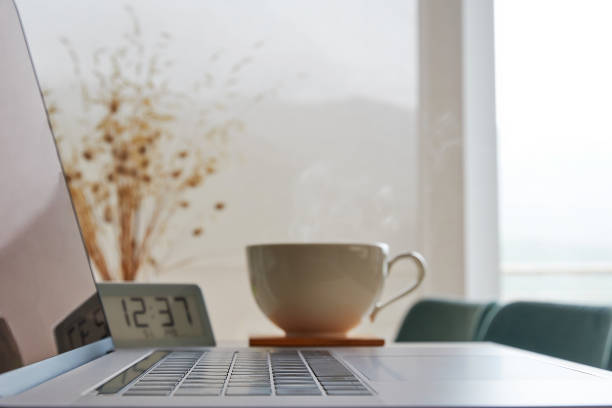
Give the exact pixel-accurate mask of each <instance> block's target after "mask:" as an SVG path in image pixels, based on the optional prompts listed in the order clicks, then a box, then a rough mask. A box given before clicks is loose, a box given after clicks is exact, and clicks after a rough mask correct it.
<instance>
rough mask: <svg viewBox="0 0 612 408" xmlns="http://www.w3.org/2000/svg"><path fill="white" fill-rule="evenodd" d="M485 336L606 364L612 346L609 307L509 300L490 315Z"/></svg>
mask: <svg viewBox="0 0 612 408" xmlns="http://www.w3.org/2000/svg"><path fill="white" fill-rule="evenodd" d="M484 340H485V341H494V342H496V343H501V344H505V345H508V346H513V347H518V348H521V349H524V350H529V351H535V352H537V353H542V354H547V355H550V356H553V357H559V358H563V359H565V360H571V361H576V362H579V363H583V364H588V365H591V366H595V367H600V368H606V367H607V366H608V364H609V363H610V349H611V347H612V308H608V307H594V306H578V305H563V304H554V303H538V302H516V303H510V304H508V305H506V306H504V307H502V308H501V309H500V310H499V311H498V312H497V313H496V314H495V316H494V317H493V318H492V319H491V322H490V324H489V325H488V328H487V329H486V333H485V334H484Z"/></svg>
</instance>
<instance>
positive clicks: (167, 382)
mask: <svg viewBox="0 0 612 408" xmlns="http://www.w3.org/2000/svg"><path fill="white" fill-rule="evenodd" d="M121 395H124V396H222V395H224V396H271V395H278V396H317V395H319V396H323V395H329V396H336V395H344V396H354V395H372V393H371V391H370V390H369V389H368V388H366V386H365V385H364V384H363V383H362V382H361V381H360V380H359V379H358V378H357V377H356V376H355V375H353V373H352V372H351V371H350V370H349V369H348V368H346V367H345V366H344V365H343V364H342V363H340V362H339V361H338V360H337V359H336V358H335V357H334V356H332V355H331V354H330V353H329V352H327V351H318V350H307V351H296V350H280V351H272V352H267V351H239V352H231V351H230V352H227V351H216V350H212V351H206V352H199V351H180V352H171V353H169V354H168V355H167V356H166V357H165V358H164V359H162V360H161V361H160V362H159V363H157V364H156V365H154V366H153V367H151V368H150V369H149V370H148V371H147V372H145V373H144V374H143V375H141V376H140V377H139V378H137V379H136V380H135V381H133V382H132V383H131V384H130V385H128V386H127V387H125V389H124V390H122V393H121Z"/></svg>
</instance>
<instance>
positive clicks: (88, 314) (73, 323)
mask: <svg viewBox="0 0 612 408" xmlns="http://www.w3.org/2000/svg"><path fill="white" fill-rule="evenodd" d="M53 333H54V336H55V344H56V345H57V352H58V353H64V352H66V351H70V350H72V349H75V348H77V347H81V346H84V345H86V344H89V343H93V342H94V341H96V340H100V339H103V338H105V337H106V336H108V326H107V325H106V322H105V321H104V313H103V312H102V305H101V304H100V298H99V297H98V295H97V294H96V293H94V294H93V295H91V296H90V297H89V298H88V299H87V300H85V301H84V302H83V303H81V304H80V305H79V306H78V307H76V308H75V309H74V310H72V311H71V312H70V313H69V314H68V316H66V317H64V319H63V320H62V321H61V322H59V323H58V324H57V325H56V326H55V329H54V330H53Z"/></svg>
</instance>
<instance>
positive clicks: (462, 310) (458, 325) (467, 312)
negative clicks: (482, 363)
mask: <svg viewBox="0 0 612 408" xmlns="http://www.w3.org/2000/svg"><path fill="white" fill-rule="evenodd" d="M494 308H495V303H493V302H492V303H470V302H463V301H452V300H442V299H425V300H421V301H419V302H417V303H415V304H414V306H412V308H411V309H410V310H409V311H408V313H407V314H406V317H405V318H404V321H403V323H402V325H401V327H400V330H399V332H398V334H397V337H396V341H400V342H407V341H473V340H478V333H479V330H480V328H481V325H482V324H483V322H485V321H486V320H487V316H488V315H489V313H491V311H492V310H493V309H494Z"/></svg>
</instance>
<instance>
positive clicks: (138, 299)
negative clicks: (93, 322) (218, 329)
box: [104, 296, 203, 340]
mask: <svg viewBox="0 0 612 408" xmlns="http://www.w3.org/2000/svg"><path fill="white" fill-rule="evenodd" d="M104 305H105V307H106V311H107V315H108V321H109V324H110V326H111V328H112V334H113V337H115V336H118V337H120V338H122V339H126V340H128V339H129V340H137V339H155V338H163V337H197V336H200V335H201V334H202V329H203V328H202V323H201V318H200V316H199V313H198V310H197V307H196V304H195V300H194V298H193V296H111V297H105V298H104Z"/></svg>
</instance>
